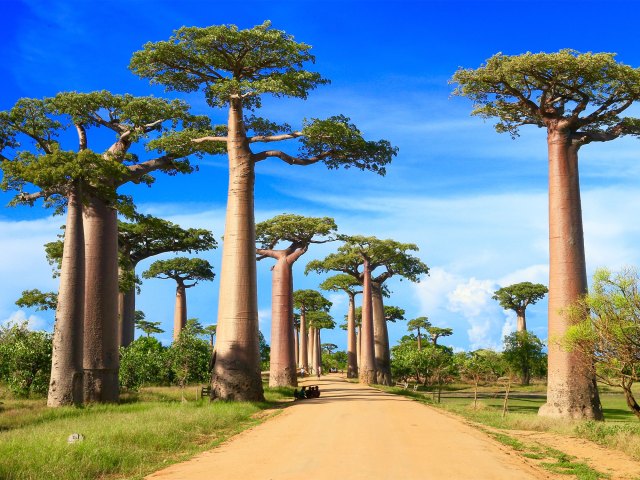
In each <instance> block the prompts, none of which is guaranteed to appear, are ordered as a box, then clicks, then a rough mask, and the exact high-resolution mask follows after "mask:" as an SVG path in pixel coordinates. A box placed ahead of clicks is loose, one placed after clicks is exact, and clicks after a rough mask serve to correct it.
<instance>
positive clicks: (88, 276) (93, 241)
mask: <svg viewBox="0 0 640 480" xmlns="http://www.w3.org/2000/svg"><path fill="white" fill-rule="evenodd" d="M83 217H84V236H85V259H86V260H85V261H86V263H85V315H84V351H83V358H84V360H83V367H84V399H85V401H86V402H117V401H118V399H119V394H120V391H119V384H118V368H119V366H120V359H119V352H118V347H119V346H120V344H119V338H118V337H119V331H118V330H119V328H118V293H119V291H118V223H117V219H116V212H115V210H114V209H112V208H110V207H109V206H108V205H107V204H106V203H105V202H104V201H102V200H100V199H98V198H95V197H91V198H89V200H88V203H87V204H86V205H85V207H84V211H83Z"/></svg>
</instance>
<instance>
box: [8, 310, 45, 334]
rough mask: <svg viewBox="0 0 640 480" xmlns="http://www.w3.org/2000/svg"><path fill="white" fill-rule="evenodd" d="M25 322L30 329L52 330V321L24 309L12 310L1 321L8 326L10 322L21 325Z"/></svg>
mask: <svg viewBox="0 0 640 480" xmlns="http://www.w3.org/2000/svg"><path fill="white" fill-rule="evenodd" d="M24 322H27V326H28V328H29V330H34V331H36V330H47V331H51V330H52V327H53V325H52V323H51V322H50V321H48V320H46V319H44V318H42V317H39V316H38V315H33V314H32V315H29V316H27V314H26V313H25V312H24V310H16V311H15V312H12V313H11V314H10V315H9V316H8V317H7V318H5V319H4V320H1V321H0V325H3V326H7V325H9V324H14V325H20V324H22V323H24Z"/></svg>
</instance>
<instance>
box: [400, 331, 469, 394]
mask: <svg viewBox="0 0 640 480" xmlns="http://www.w3.org/2000/svg"><path fill="white" fill-rule="evenodd" d="M391 372H392V374H393V377H394V378H399V379H407V378H408V377H410V376H415V378H416V381H419V379H420V378H422V379H423V381H424V383H425V384H428V385H437V386H441V385H444V384H446V383H448V382H450V381H452V380H453V378H454V376H455V375H456V373H457V365H456V363H455V361H454V355H453V350H452V349H451V348H449V347H443V346H441V345H431V344H428V345H425V346H423V348H422V349H421V350H418V347H417V345H416V343H415V341H413V339H406V340H405V341H403V342H402V343H400V345H396V346H395V347H392V348H391Z"/></svg>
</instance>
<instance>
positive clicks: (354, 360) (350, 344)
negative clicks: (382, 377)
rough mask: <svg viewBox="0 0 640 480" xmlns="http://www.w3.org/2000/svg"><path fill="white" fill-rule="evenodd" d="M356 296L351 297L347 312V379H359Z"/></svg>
mask: <svg viewBox="0 0 640 480" xmlns="http://www.w3.org/2000/svg"><path fill="white" fill-rule="evenodd" d="M356 342H357V338H356V303H355V295H349V311H348V312H347V378H358V357H357V355H358V353H357V350H358V347H357V344H356Z"/></svg>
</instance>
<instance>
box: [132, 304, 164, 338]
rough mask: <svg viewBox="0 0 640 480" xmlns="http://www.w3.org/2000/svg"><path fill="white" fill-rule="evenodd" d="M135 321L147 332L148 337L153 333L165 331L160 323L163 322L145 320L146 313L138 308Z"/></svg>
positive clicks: (137, 326)
mask: <svg viewBox="0 0 640 480" xmlns="http://www.w3.org/2000/svg"><path fill="white" fill-rule="evenodd" d="M134 323H135V326H136V328H138V329H140V330H142V331H143V332H144V333H146V334H147V337H149V336H151V334H152V333H164V330H163V329H161V328H160V324H161V323H162V322H150V321H148V320H145V315H144V312H143V311H142V310H136V312H135V316H134Z"/></svg>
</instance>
